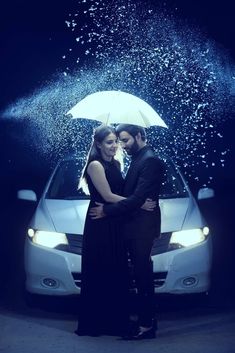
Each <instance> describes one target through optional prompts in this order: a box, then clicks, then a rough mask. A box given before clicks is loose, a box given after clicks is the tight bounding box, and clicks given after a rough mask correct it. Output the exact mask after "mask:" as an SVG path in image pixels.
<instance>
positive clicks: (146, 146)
mask: <svg viewBox="0 0 235 353" xmlns="http://www.w3.org/2000/svg"><path fill="white" fill-rule="evenodd" d="M149 148H150V147H149V146H148V145H145V146H144V147H142V148H140V149H139V150H138V151H137V152H136V153H135V154H133V155H132V156H131V159H132V160H135V159H137V158H138V157H139V156H141V155H142V154H143V153H144V152H145V151H146V150H147V149H149Z"/></svg>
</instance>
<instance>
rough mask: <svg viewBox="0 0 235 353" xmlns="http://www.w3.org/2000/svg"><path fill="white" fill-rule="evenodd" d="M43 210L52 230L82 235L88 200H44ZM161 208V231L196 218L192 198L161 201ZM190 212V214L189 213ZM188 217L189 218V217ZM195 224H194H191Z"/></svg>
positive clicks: (172, 228) (175, 228) (174, 229)
mask: <svg viewBox="0 0 235 353" xmlns="http://www.w3.org/2000/svg"><path fill="white" fill-rule="evenodd" d="M43 204H44V205H43V207H44V210H45V208H46V209H47V212H48V215H49V217H50V218H51V220H52V222H53V225H54V228H55V230H56V231H57V232H64V233H72V234H83V230H84V222H85V218H86V212H87V208H88V205H89V200H48V199H46V200H44V202H43ZM160 208H161V218H162V224H161V231H162V232H171V231H177V230H180V229H182V228H183V226H184V225H185V220H186V219H188V220H187V227H189V226H190V223H191V222H192V219H195V220H196V218H197V222H198V214H196V215H195V212H193V210H194V209H196V210H197V205H196V204H195V203H194V202H193V199H192V198H190V197H189V198H188V197H186V198H178V199H162V200H160ZM189 211H190V212H189ZM189 215H190V217H189ZM193 223H195V222H193Z"/></svg>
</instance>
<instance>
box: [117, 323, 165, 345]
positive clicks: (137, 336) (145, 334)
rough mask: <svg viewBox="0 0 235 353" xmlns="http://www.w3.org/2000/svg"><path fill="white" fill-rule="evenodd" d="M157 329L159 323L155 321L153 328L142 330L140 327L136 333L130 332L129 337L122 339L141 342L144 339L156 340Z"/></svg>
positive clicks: (125, 336)
mask: <svg viewBox="0 0 235 353" xmlns="http://www.w3.org/2000/svg"><path fill="white" fill-rule="evenodd" d="M157 329H158V327H157V321H156V320H155V319H154V320H153V323H152V326H151V327H150V328H149V329H145V330H143V329H142V330H141V328H140V327H137V328H136V329H135V330H134V331H133V330H130V332H129V333H128V334H127V335H123V336H122V339H123V340H125V341H129V340H130V341H140V340H144V339H152V338H156V331H157Z"/></svg>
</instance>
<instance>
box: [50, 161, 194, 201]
mask: <svg viewBox="0 0 235 353" xmlns="http://www.w3.org/2000/svg"><path fill="white" fill-rule="evenodd" d="M84 163H85V160H84V159H75V160H74V159H73V160H72V159H71V160H65V161H62V162H61V163H60V164H59V166H58V167H57V169H56V171H55V173H54V176H53V178H52V180H51V183H50V185H49V188H48V191H47V193H46V198H47V199H63V200H79V199H89V193H88V190H87V189H86V185H83V187H80V188H79V182H80V178H81V173H82V169H83V167H84ZM165 164H166V174H165V178H164V182H163V184H162V188H161V191H160V198H164V199H168V198H179V197H187V196H188V191H187V188H186V186H185V184H184V182H183V180H182V177H181V175H180V173H179V172H178V170H177V168H176V167H175V165H174V164H173V163H172V162H171V161H168V160H166V161H165Z"/></svg>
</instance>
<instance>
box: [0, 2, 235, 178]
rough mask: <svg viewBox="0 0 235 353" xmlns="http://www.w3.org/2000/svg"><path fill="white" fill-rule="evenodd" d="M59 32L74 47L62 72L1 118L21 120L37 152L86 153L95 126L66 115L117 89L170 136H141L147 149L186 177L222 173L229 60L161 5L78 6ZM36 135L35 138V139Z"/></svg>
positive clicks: (154, 132)
mask: <svg viewBox="0 0 235 353" xmlns="http://www.w3.org/2000/svg"><path fill="white" fill-rule="evenodd" d="M74 4H75V5H77V6H75V7H76V10H74V12H73V13H70V14H68V16H67V18H66V19H65V26H66V28H67V30H68V31H67V32H68V35H70V36H72V38H73V39H74V45H73V46H72V47H70V48H68V50H67V52H66V53H64V55H63V56H62V61H63V63H64V68H63V69H62V71H61V72H57V73H56V74H55V75H54V76H53V77H52V78H51V79H50V81H49V82H47V83H46V84H44V85H42V86H41V87H39V88H38V89H36V90H35V91H34V92H33V93H32V94H31V95H30V96H27V97H23V98H21V99H19V100H18V101H16V102H15V103H14V104H11V105H10V106H8V107H7V108H6V109H5V111H4V112H3V114H2V117H3V118H5V119H8V118H15V119H24V121H25V122H26V123H27V124H28V126H29V130H30V131H33V132H34V133H33V135H34V137H33V138H32V137H30V134H29V136H28V143H29V144H31V145H35V146H34V147H35V148H36V149H37V150H38V152H39V153H41V154H43V155H45V156H49V155H51V153H54V155H56V156H57V157H62V156H63V155H64V153H65V152H66V153H67V152H68V150H70V151H73V152H75V153H84V158H85V155H86V153H87V151H88V149H89V144H90V141H91V135H92V130H93V128H94V127H95V126H97V122H94V123H92V122H90V121H85V120H83V119H75V120H72V119H71V118H69V117H68V116H67V115H66V113H67V112H68V110H70V109H71V108H72V107H73V106H74V105H75V104H76V103H77V102H78V101H80V100H81V99H82V98H84V97H85V96H86V95H88V94H91V93H94V92H96V91H101V90H122V91H125V92H128V93H131V94H134V95H136V96H138V97H139V98H141V99H143V100H145V101H146V102H147V103H149V104H150V105H151V106H152V107H153V108H154V109H155V110H156V111H157V112H158V113H159V115H160V116H161V117H162V118H163V120H164V121H165V123H166V124H167V126H168V127H169V129H168V130H166V129H164V128H155V127H151V128H149V129H147V137H148V141H149V143H150V144H151V145H152V146H153V147H154V148H155V149H157V150H158V151H159V152H160V154H163V155H165V154H167V155H170V156H171V158H173V159H174V161H175V162H176V164H179V165H180V166H181V167H183V168H185V172H186V174H187V176H188V178H194V179H195V180H197V179H198V176H197V170H198V169H199V168H200V170H202V169H204V171H206V175H207V180H206V184H210V182H211V181H212V179H213V173H214V171H213V168H214V167H215V166H217V167H223V166H224V165H225V162H226V155H227V153H228V152H229V148H228V147H224V144H222V143H221V141H222V140H223V136H222V134H221V132H220V125H221V123H222V122H223V121H224V120H226V119H228V115H229V112H231V109H233V108H232V103H231V101H232V100H231V97H232V95H233V94H234V77H233V75H232V70H233V67H232V64H231V62H229V58H228V57H227V56H226V54H225V53H224V52H222V50H221V49H218V48H217V46H216V44H215V43H213V42H212V41H211V40H209V39H208V38H207V37H206V36H205V35H204V34H203V33H200V31H199V30H197V29H193V28H191V27H190V26H189V25H187V24H186V23H183V22H182V20H180V19H179V18H177V14H176V13H174V12H173V11H172V13H169V11H168V12H167V11H166V9H164V6H161V7H159V8H156V6H155V8H153V7H152V6H151V4H149V3H148V2H146V3H145V2H143V1H142V2H141V3H139V4H138V3H137V2H136V1H135V2H134V1H132V0H116V1H110V0H109V1H107V0H82V1H74ZM35 134H36V138H35Z"/></svg>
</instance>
